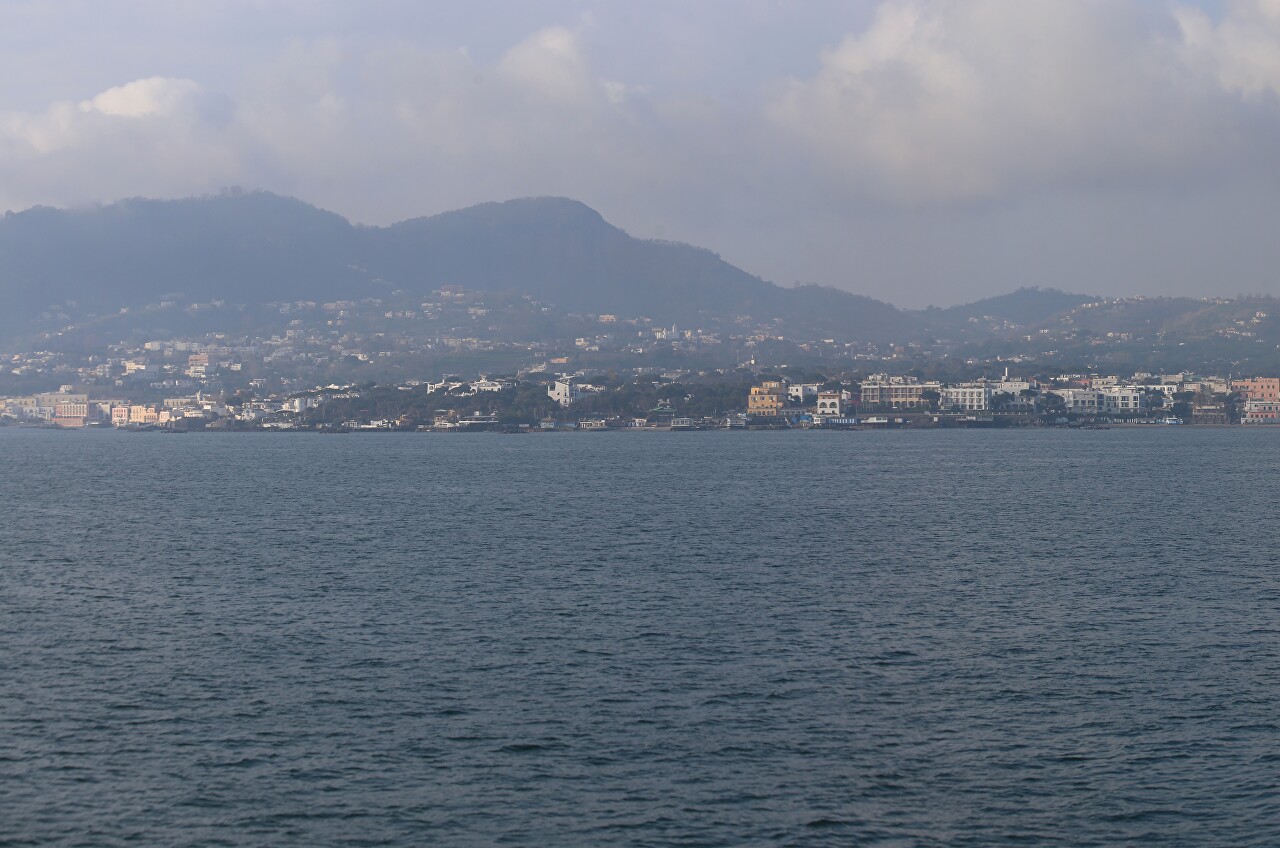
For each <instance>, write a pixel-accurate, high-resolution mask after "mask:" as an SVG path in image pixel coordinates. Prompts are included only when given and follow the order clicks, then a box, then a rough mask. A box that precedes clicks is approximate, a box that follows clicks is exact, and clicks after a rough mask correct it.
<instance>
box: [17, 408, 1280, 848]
mask: <svg viewBox="0 0 1280 848" xmlns="http://www.w3.org/2000/svg"><path fill="white" fill-rule="evenodd" d="M1278 480H1280V432H1277V433H1274V434H1273V433H1271V432H1256V431H1242V430H1238V429H1237V430H1207V431H1206V430H1192V429H1190V428H1181V429H1180V428H1159V429H1151V430H1142V431H1120V430H1111V431H1103V432H1059V431H1036V432H992V431H986V432H980V431H968V432H966V431H959V432H947V431H942V432H918V433H908V432H898V433H873V432H858V433H803V432H792V433H724V432H720V433H687V434H657V433H642V434H641V433H638V434H560V435H529V436H518V437H516V436H494V435H474V436H439V435H417V434H404V435H399V434H397V435H390V434H388V435H350V436H335V437H330V436H314V435H308V434H282V435H249V434H242V435H235V434H223V435H214V434H190V435H183V436H181V437H176V436H168V435H160V434H127V433H115V432H81V433H61V432H47V431H30V430H15V429H13V428H8V429H0V844H4V845H86V846H88V845H93V846H111V845H123V844H126V843H133V844H148V845H152V844H153V845H233V846H241V845H244V846H249V845H255V846H256V845H308V846H309V845H384V844H400V845H417V844H444V845H491V844H518V845H599V844H616V845H708V846H711V845H779V844H786V845H894V846H915V845H923V846H931V845H937V846H942V845H947V846H953V845H972V846H991V845H997V846H998V845H1030V844H1044V843H1049V842H1053V843H1055V844H1062V845H1115V844H1126V843H1127V844H1150V845H1157V844H1158V845H1236V846H1241V845H1257V846H1264V845H1266V846H1271V845H1276V844H1280V732H1278V731H1280V700H1278V697H1277V696H1280V575H1278V573H1277V563H1276V555H1275V551H1276V535H1277V534H1276V531H1275V526H1276V519H1277V510H1276V507H1275V499H1276V495H1277V493H1278V492H1280V486H1277V481H1278Z"/></svg>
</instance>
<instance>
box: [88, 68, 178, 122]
mask: <svg viewBox="0 0 1280 848" xmlns="http://www.w3.org/2000/svg"><path fill="white" fill-rule="evenodd" d="M202 93H203V90H202V89H201V87H200V84H199V83H197V82H196V81H195V80H189V79H166V78H165V77H148V78H147V79H140V80H134V81H133V82H131V83H127V84H126V85H118V86H116V87H114V88H108V89H107V90H106V91H104V92H102V93H101V94H98V95H97V96H95V97H93V98H91V99H89V100H82V101H81V102H80V111H81V112H98V113H100V114H103V115H114V116H119V117H125V118H142V117H146V116H149V115H172V114H175V113H176V112H179V111H181V110H182V109H183V108H184V107H186V106H187V105H188V104H190V103H192V102H193V101H194V100H196V99H198V98H199V96H200V95H201V94H202Z"/></svg>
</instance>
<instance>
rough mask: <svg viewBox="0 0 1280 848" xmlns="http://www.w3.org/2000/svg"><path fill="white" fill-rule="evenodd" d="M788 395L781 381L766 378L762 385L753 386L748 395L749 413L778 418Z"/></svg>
mask: <svg viewBox="0 0 1280 848" xmlns="http://www.w3.org/2000/svg"><path fill="white" fill-rule="evenodd" d="M786 397H787V390H786V387H785V386H783V385H782V383H781V382H779V381H777V380H765V381H764V382H763V383H761V384H760V385H758V386H752V387H751V394H749V395H748V396H747V414H748V415H753V416H760V417H767V418H776V417H777V416H779V415H781V414H782V406H783V404H784V403H785V401H786Z"/></svg>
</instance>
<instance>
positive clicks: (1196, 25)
mask: <svg viewBox="0 0 1280 848" xmlns="http://www.w3.org/2000/svg"><path fill="white" fill-rule="evenodd" d="M1173 14H1174V17H1175V18H1176V19H1177V22H1178V26H1179V28H1180V30H1181V35H1182V40H1183V46H1184V48H1185V49H1184V55H1183V57H1182V58H1183V60H1184V61H1185V62H1186V63H1187V64H1188V65H1190V66H1191V67H1194V68H1196V69H1197V70H1198V71H1200V72H1201V73H1204V74H1208V75H1212V77H1213V78H1215V79H1216V80H1217V82H1218V83H1219V84H1220V85H1221V86H1222V88H1223V89H1224V90H1226V91H1229V92H1233V93H1237V94H1240V95H1243V96H1246V97H1257V96H1261V95H1267V94H1271V95H1276V94H1280V0H1250V1H1249V2H1244V0H1240V2H1235V3H1233V4H1232V5H1231V7H1230V12H1229V13H1228V14H1227V15H1226V16H1225V17H1224V18H1223V19H1222V20H1221V21H1220V22H1218V23H1216V24H1215V23H1214V22H1213V21H1212V20H1211V19H1210V18H1209V16H1208V15H1207V14H1205V13H1204V12H1203V11H1202V10H1200V9H1196V8H1193V7H1179V8H1177V9H1175V10H1174V12H1173Z"/></svg>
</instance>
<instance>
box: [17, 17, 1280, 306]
mask: <svg viewBox="0 0 1280 848" xmlns="http://www.w3.org/2000/svg"><path fill="white" fill-rule="evenodd" d="M142 5H143V6H147V5H148V4H145V3H144V4H142ZM303 6H305V7H307V8H310V9H314V10H316V11H315V13H314V17H315V18H316V19H317V21H318V22H313V23H311V24H308V25H305V26H304V25H303V24H302V23H300V20H301V17H302V16H304V15H305V11H304V9H303ZM303 6H298V7H294V6H292V5H290V4H282V5H279V6H271V7H263V8H264V9H268V10H269V11H264V12H263V14H264V15H267V16H269V17H270V19H269V20H266V21H265V22H264V24H263V26H262V27H261V30H262V32H265V33H268V34H270V33H275V34H274V35H271V36H270V37H268V35H262V34H261V33H260V34H258V35H257V36H255V37H254V39H253V40H252V43H250V44H247V45H245V46H243V47H242V48H240V50H241V52H239V53H236V54H235V55H236V56H237V57H238V60H237V61H236V62H234V63H232V64H234V65H235V67H234V68H232V67H230V66H226V67H224V66H220V65H218V64H217V62H216V60H215V59H213V58H211V56H212V55H213V52H216V51H212V52H205V53H202V52H201V50H200V49H196V48H197V47H199V45H200V42H199V39H196V41H194V42H192V43H193V44H195V45H196V47H193V48H192V50H191V52H192V54H193V58H192V60H191V61H190V62H188V63H185V64H184V63H183V62H182V61H179V60H178V59H175V58H174V56H173V55H172V54H170V53H167V52H165V48H163V47H162V46H160V45H159V44H158V45H157V47H156V48H155V49H156V53H155V56H156V57H157V62H156V63H157V64H159V65H163V66H164V67H161V68H156V69H152V70H150V71H149V72H147V73H144V74H139V75H136V76H131V77H127V78H123V79H121V78H101V79H99V81H98V83H97V84H96V85H94V87H92V88H90V89H88V90H76V91H72V92H65V93H63V94H62V95H60V96H58V97H55V98H51V99H50V100H48V101H46V103H44V104H43V105H40V106H36V107H32V106H30V105H25V106H8V107H6V106H4V105H3V103H11V102H13V100H14V98H6V99H5V100H4V101H0V207H5V208H22V207H25V206H28V205H32V204H36V203H53V204H59V205H68V204H77V203H85V202H94V201H108V200H111V199H114V198H116V197H120V196H133V195H155V196H175V195H183V194H191V193H202V192H206V191H211V190H216V189H218V188H221V187H223V186H226V185H230V184H239V185H245V186H252V187H262V188H268V189H272V190H276V191H281V192H285V193H290V194H295V195H298V196H300V197H302V198H303V199H306V200H308V201H311V202H314V203H317V204H319V205H322V206H325V207H327V208H331V209H334V210H335V211H338V212H340V213H342V214H345V215H348V216H350V217H352V218H353V219H355V220H358V221H363V222H369V223H385V222H389V221H392V220H397V219H400V218H404V217H409V216H412V215H418V214H426V213H431V212H438V211H442V210H444V209H448V208H454V207H457V206H461V205H466V204H469V203H474V202H480V201H484V200H491V199H503V198H507V197H512V196H519V195H530V194H557V195H570V196H574V197H577V198H579V199H582V200H583V201H585V202H587V203H589V204H591V205H593V206H595V207H596V208H598V209H599V210H600V211H601V212H602V213H603V214H605V215H606V217H608V218H610V219H611V220H613V221H614V222H616V223H618V224H619V225H621V226H623V227H625V228H627V229H628V230H630V231H632V232H633V233H635V234H637V235H641V236H660V237H667V238H679V239H684V240H688V241H692V242H695V243H701V244H705V245H706V246H708V247H711V248H712V249H715V250H717V251H719V252H721V253H722V254H724V255H725V257H726V258H727V259H730V260H731V261H735V262H737V263H739V264H741V265H743V266H744V267H746V268H748V269H749V270H752V271H755V272H758V273H761V274H763V275H765V276H767V277H770V278H773V279H776V280H778V281H780V282H784V283H787V282H791V281H817V282H823V283H827V284H832V285H839V286H842V287H846V288H851V289H853V290H856V291H860V292H862V293H867V294H871V295H873V296H878V297H882V298H886V299H890V300H895V301H897V302H902V303H911V304H920V303H924V302H929V301H933V302H952V301H955V300H960V299H965V298H969V297H974V296H979V295H983V294H989V293H993V292H997V291H1001V290H1007V289H1009V288H1011V287H1013V286H1016V285H1024V284H1031V285H1034V284H1042V285H1046V284H1053V285H1061V286H1065V287H1068V288H1077V289H1084V290H1090V291H1115V292H1118V293H1119V292H1125V291H1144V292H1148V293H1152V292H1158V291H1168V292H1173V291H1185V292H1197V293H1210V292H1208V291H1207V290H1206V289H1207V288H1208V287H1211V286H1220V285H1226V284H1225V283H1223V282H1222V281H1218V280H1214V281H1208V280H1206V279H1205V276H1206V273H1207V269H1210V268H1214V267H1217V268H1221V269H1224V271H1225V272H1226V273H1229V274H1230V275H1232V276H1233V277H1234V278H1235V279H1236V280H1238V281H1239V283H1240V286H1239V287H1240V288H1248V289H1258V288H1265V287H1268V286H1270V287H1272V290H1275V291H1280V287H1277V283H1276V281H1275V280H1274V279H1271V278H1270V277H1268V275H1267V269H1269V268H1270V267H1271V263H1273V262H1274V259H1275V258H1276V257H1275V256H1274V252H1275V251H1274V250H1273V249H1271V248H1270V246H1269V243H1268V244H1263V243H1261V242H1260V240H1259V239H1257V238H1256V227H1255V226H1254V225H1253V224H1252V223H1251V222H1252V221H1254V220H1256V218H1255V217H1249V216H1263V217H1264V218H1266V217H1269V218H1270V219H1275V218H1276V217H1277V215H1280V200H1277V199H1275V196H1276V193H1275V192H1274V188H1275V185H1276V181H1277V176H1280V171H1278V170H1277V167H1276V166H1277V160H1276V153H1275V149H1276V147H1277V146H1276V145H1275V143H1274V139H1275V138H1276V133H1277V130H1278V129H1280V6H1277V4H1276V2H1275V0H1248V2H1245V0H1241V2H1238V3H1234V4H1232V5H1230V6H1229V7H1228V8H1227V10H1226V11H1225V12H1224V13H1222V14H1221V15H1217V16H1213V15H1210V14H1209V13H1207V12H1205V11H1202V10H1201V9H1199V8H1196V7H1189V6H1183V5H1172V4H1171V5H1158V4H1157V5H1152V4H1147V3H1141V2H1138V0H1127V2H1101V0H1058V1H1057V2H1046V3H1034V4H1032V3H1014V2H1002V1H1001V0H963V2H960V0H936V2H928V3H925V2H909V0H887V2H884V3H880V4H870V3H868V4H861V5H856V4H855V5H854V6H848V5H846V4H804V5H801V6H798V7H793V8H788V7H786V6H785V5H784V4H776V3H766V2H749V3H745V4H736V3H735V4H731V5H726V4H722V3H714V2H713V3H708V4H706V5H705V6H699V7H697V8H695V9H692V10H688V11H685V10H684V9H683V7H678V6H676V5H674V4H667V3H656V4H653V5H651V6H648V9H649V10H650V11H649V12H648V14H643V13H642V12H641V11H637V10H635V9H633V8H632V7H625V9H624V7H621V6H618V7H614V6H599V7H595V6H593V5H592V4H587V3H578V2H564V3H559V4H555V5H553V6H550V7H544V8H548V9H551V10H552V13H553V15H554V16H553V17H552V18H551V19H550V20H545V21H535V17H536V16H535V15H534V14H533V13H531V12H530V11H529V10H528V7H525V6H523V5H522V4H514V5H513V4H503V3H497V2H494V3H489V4H482V5H481V7H480V12H478V13H475V12H473V13H471V15H470V16H469V17H468V16H462V15H461V13H455V12H449V13H447V14H446V13H444V12H440V13H438V14H437V17H438V18H439V20H438V21H436V22H437V23H439V24H440V27H441V28H442V29H443V30H444V31H445V32H446V34H444V35H441V34H440V33H434V34H430V35H428V34H427V30H429V29H430V27H429V26H428V25H429V24H430V23H432V20H431V14H430V13H427V12H424V11H423V9H422V7H420V6H418V5H417V4H395V3H387V4H383V5H381V6H379V7H377V12H376V13H375V14H372V15H371V16H370V17H369V20H366V21H364V22H363V23H362V24H361V26H360V27H358V28H357V29H356V30H355V32H354V34H349V35H344V34H343V33H342V32H341V30H342V29H343V27H344V26H346V24H348V23H350V20H349V19H351V13H350V12H349V10H348V11H344V8H343V6H342V5H341V4H327V3H319V4H303ZM31 8H33V9H35V8H36V7H31ZM227 8H228V9H229V10H230V11H227V12H225V13H221V12H219V11H217V10H210V9H204V10H203V11H201V12H200V20H199V24H200V27H201V28H202V29H203V30H204V31H207V32H210V33H213V34H212V35H210V36H208V40H209V42H210V43H209V44H205V45H204V47H205V48H206V49H207V50H209V51H211V50H212V48H213V47H218V46H222V47H227V48H228V49H231V48H232V45H230V44H228V43H222V42H219V39H230V38H233V37H235V34H237V33H240V32H241V31H242V30H243V27H241V26H240V25H236V26H231V25H230V24H228V20H229V17H230V16H231V15H232V14H233V13H234V12H235V11H236V10H239V11H243V10H244V9H245V8H248V7H245V6H243V5H240V6H234V5H232V6H228V7H227ZM735 9H737V10H740V11H739V12H738V13H737V14H735V13H734V10H735ZM504 11H509V12H512V14H511V15H508V16H506V18H504V20H506V21H507V23H506V24H505V25H504V26H505V28H503V27H499V28H497V29H500V30H501V31H502V32H504V33H507V34H508V38H507V40H506V42H505V43H501V44H498V43H494V41H493V36H492V34H491V33H488V30H487V29H486V27H485V20H484V18H485V17H494V16H500V13H502V12H504ZM155 12H156V16H157V18H158V19H159V20H160V21H162V22H163V21H164V20H166V18H165V16H166V15H170V16H172V15H173V14H174V13H173V12H172V11H171V10H170V11H164V10H163V9H162V7H155ZM4 14H5V13H4V12H0V18H3V16H4ZM9 14H11V12H10V13H9ZM824 14H825V17H824ZM32 15H35V16H37V17H38V15H39V12H36V11H33V12H32ZM271 16H274V17H271ZM33 20H35V19H34V18H33ZM40 20H43V19H40ZM825 20H840V21H842V22H843V26H844V27H845V28H844V29H842V30H839V31H831V30H829V29H827V28H826V27H825V26H824V21H825ZM397 21H403V22H404V23H405V26H403V27H399V28H397V27H396V26H395V24H396V23H397ZM512 21H514V22H515V23H512ZM9 23H13V21H9ZM17 23H18V24H21V25H22V26H26V27H28V29H30V28H33V27H34V28H36V29H39V26H38V25H37V24H39V21H38V20H37V21H36V22H35V23H33V22H32V21H27V22H26V23H25V24H23V23H22V22H20V21H19V22H17ZM517 24H518V25H519V26H520V27H522V28H521V29H520V30H519V32H518V34H515V30H513V29H512V27H514V26H516V25H517ZM40 25H48V24H47V22H46V23H45V24H40ZM148 25H149V26H152V27H161V24H160V23H156V22H155V21H152V22H151V23H150V24H148ZM168 26H170V27H176V28H178V29H180V22H174V21H170V23H169V24H168ZM468 27H470V29H468ZM174 31H177V30H174ZM218 33H221V34H218ZM153 34H155V35H157V36H158V35H159V34H160V30H159V29H158V30H156V31H155V33H153ZM185 38H187V39H193V38H195V36H193V35H192V34H190V33H187V34H186V35H185ZM183 43H185V42H183ZM108 52H110V51H108ZM144 54H145V51H144ZM751 55H767V56H768V60H767V61H764V62H760V63H758V65H759V67H757V63H753V62H751V61H750V57H751ZM161 59H163V61H161ZM5 61H12V59H10V60H5ZM717 63H719V64H717ZM119 66H120V67H122V68H125V67H128V68H136V67H137V66H138V63H137V62H136V61H130V62H121V63H120V65H119ZM172 68H177V69H179V70H181V71H182V72H179V73H173V72H172V71H171V70H169V69H172ZM187 71H190V73H187ZM86 73H87V72H86ZM89 76H93V75H92V74H89ZM1100 222H1106V226H1101V225H1100ZM1126 234H1128V236H1129V237H1128V238H1126V237H1125V235H1126ZM1162 239H1163V241H1162ZM1268 280H1270V282H1268ZM1246 281H1247V283H1246Z"/></svg>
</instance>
